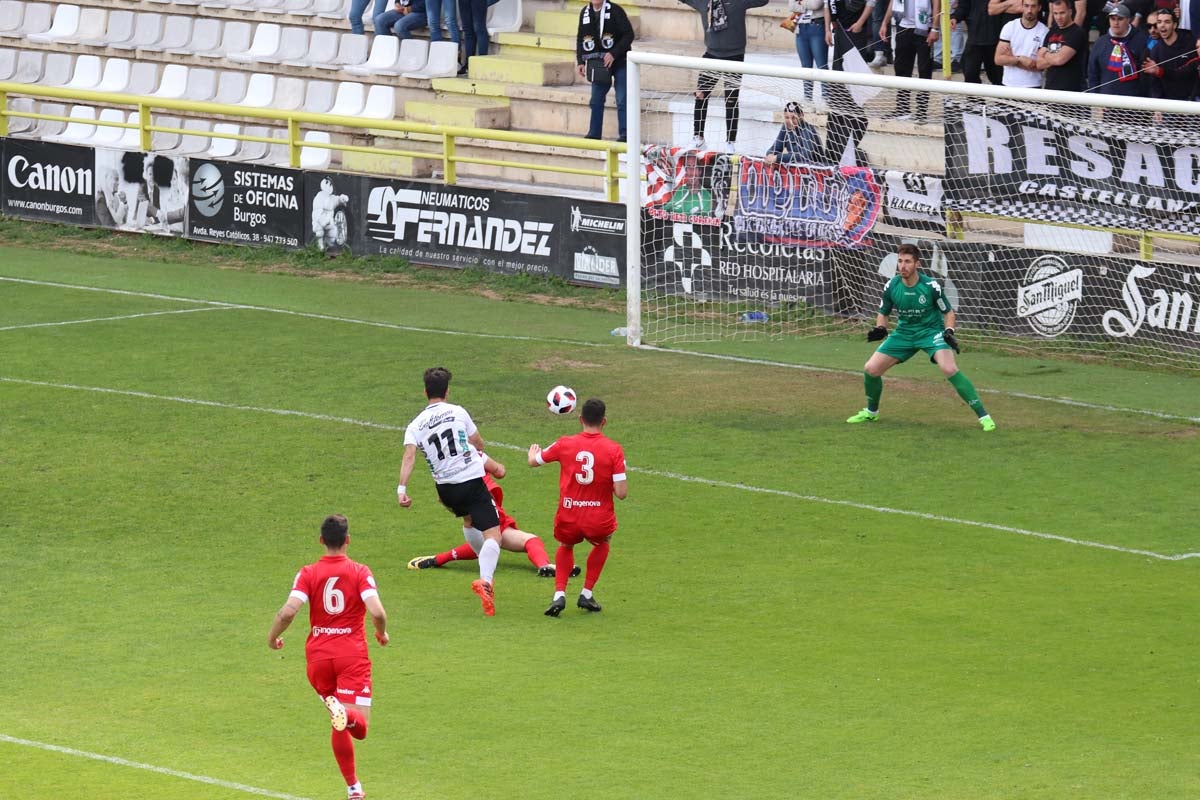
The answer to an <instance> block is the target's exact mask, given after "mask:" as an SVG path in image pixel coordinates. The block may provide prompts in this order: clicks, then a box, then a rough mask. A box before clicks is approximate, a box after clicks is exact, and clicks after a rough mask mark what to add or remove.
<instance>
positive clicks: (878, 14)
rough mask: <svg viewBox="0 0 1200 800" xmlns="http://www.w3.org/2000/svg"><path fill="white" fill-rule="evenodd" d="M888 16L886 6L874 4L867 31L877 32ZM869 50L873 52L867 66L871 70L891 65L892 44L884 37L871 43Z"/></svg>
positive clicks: (881, 3)
mask: <svg viewBox="0 0 1200 800" xmlns="http://www.w3.org/2000/svg"><path fill="white" fill-rule="evenodd" d="M889 16H891V15H890V14H889V13H888V4H887V3H883V2H877V3H875V6H874V7H873V8H872V9H871V25H870V28H869V30H871V31H878V30H879V29H880V28H882V27H883V23H884V20H886V19H887V18H888V17H889ZM871 49H872V50H873V51H874V52H875V57H874V58H872V59H871V63H869V64H867V66H868V67H871V68H872V69H883V68H884V67H886V66H887V65H888V64H891V63H892V62H893V61H894V60H895V59H894V58H893V52H892V43H891V41H890V40H889V39H888V38H887V37H886V36H880V37H879V38H878V39H876V40H875V41H873V42H872V43H871Z"/></svg>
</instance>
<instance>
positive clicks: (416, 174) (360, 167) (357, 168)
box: [342, 142, 442, 178]
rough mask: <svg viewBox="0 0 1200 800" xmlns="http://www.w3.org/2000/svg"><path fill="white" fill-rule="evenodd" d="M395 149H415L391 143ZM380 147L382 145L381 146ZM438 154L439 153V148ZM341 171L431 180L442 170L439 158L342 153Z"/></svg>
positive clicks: (411, 144) (405, 144)
mask: <svg viewBox="0 0 1200 800" xmlns="http://www.w3.org/2000/svg"><path fill="white" fill-rule="evenodd" d="M390 144H391V146H395V147H396V148H397V149H401V148H403V149H406V150H407V149H414V150H415V149H417V147H416V146H415V145H414V144H413V143H412V142H405V143H399V142H391V143H390ZM381 146H382V145H381ZM438 152H439V153H440V152H441V150H440V147H439V150H438ZM342 169H344V170H346V171H348V172H363V173H366V174H368V175H395V176H397V177H401V178H431V177H433V174H434V173H435V172H440V171H441V169H442V159H441V158H440V157H439V156H430V157H428V158H422V157H413V156H391V155H387V154H384V153H343V154H342Z"/></svg>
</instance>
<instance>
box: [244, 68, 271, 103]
mask: <svg viewBox="0 0 1200 800" xmlns="http://www.w3.org/2000/svg"><path fill="white" fill-rule="evenodd" d="M274 99H275V76H274V75H270V74H268V73H264V72H256V73H255V74H253V75H251V76H250V83H249V84H248V85H247V86H246V95H245V97H243V98H242V99H241V101H240V102H239V103H238V105H239V106H250V107H251V108H266V107H267V106H269V105H271V101H272V100H274Z"/></svg>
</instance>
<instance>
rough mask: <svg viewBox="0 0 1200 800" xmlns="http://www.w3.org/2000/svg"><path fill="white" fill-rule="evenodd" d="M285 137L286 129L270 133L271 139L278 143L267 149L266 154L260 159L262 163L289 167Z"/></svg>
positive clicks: (286, 134) (277, 129)
mask: <svg viewBox="0 0 1200 800" xmlns="http://www.w3.org/2000/svg"><path fill="white" fill-rule="evenodd" d="M287 136H288V132H287V129H286V128H275V129H274V130H272V131H271V137H272V138H274V139H279V140H280V141H279V143H278V144H272V145H270V146H268V147H267V154H266V155H265V156H263V158H262V160H263V161H264V162H266V163H268V164H277V165H279V166H281V167H286V166H289V163H288V158H289V156H288V145H287Z"/></svg>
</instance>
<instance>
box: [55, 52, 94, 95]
mask: <svg viewBox="0 0 1200 800" xmlns="http://www.w3.org/2000/svg"><path fill="white" fill-rule="evenodd" d="M100 74H101V73H100V57H99V56H80V57H79V58H77V59H75V69H74V71H73V72H72V73H71V80H69V81H67V83H66V85H65V87H64V88H67V89H95V88H96V84H98V83H100Z"/></svg>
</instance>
